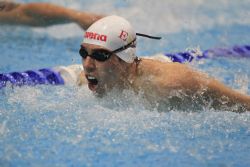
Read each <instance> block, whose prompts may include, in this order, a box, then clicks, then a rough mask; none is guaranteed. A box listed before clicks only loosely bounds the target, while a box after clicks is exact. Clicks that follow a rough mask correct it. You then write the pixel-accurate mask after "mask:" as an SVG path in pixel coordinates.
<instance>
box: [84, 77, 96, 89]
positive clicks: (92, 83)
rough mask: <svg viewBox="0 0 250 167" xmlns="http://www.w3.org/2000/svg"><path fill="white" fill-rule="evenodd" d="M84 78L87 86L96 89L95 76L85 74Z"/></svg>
mask: <svg viewBox="0 0 250 167" xmlns="http://www.w3.org/2000/svg"><path fill="white" fill-rule="evenodd" d="M86 79H87V80H88V87H89V89H90V90H92V91H96V88H97V85H98V80H97V78H96V77H94V76H91V75H86Z"/></svg>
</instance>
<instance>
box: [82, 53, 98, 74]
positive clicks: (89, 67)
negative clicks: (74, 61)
mask: <svg viewBox="0 0 250 167" xmlns="http://www.w3.org/2000/svg"><path fill="white" fill-rule="evenodd" d="M83 68H84V70H85V71H86V72H87V73H91V72H94V71H95V69H96V65H95V60H94V59H93V58H91V57H90V56H87V57H86V59H84V60H83Z"/></svg>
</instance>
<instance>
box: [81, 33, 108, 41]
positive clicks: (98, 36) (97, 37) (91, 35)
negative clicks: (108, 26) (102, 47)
mask: <svg viewBox="0 0 250 167" xmlns="http://www.w3.org/2000/svg"><path fill="white" fill-rule="evenodd" d="M84 38H88V39H95V40H98V41H103V42H106V41H107V35H101V34H97V33H94V32H86V33H85V35H84Z"/></svg>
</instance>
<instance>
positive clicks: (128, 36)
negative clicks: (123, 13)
mask: <svg viewBox="0 0 250 167" xmlns="http://www.w3.org/2000/svg"><path fill="white" fill-rule="evenodd" d="M135 40H136V33H135V31H134V30H133V28H132V26H131V25H130V23H129V22H128V21H127V20H125V19H124V18H122V17H119V16H114V15H113V16H107V17H104V18H102V19H100V20H98V21H96V22H95V23H93V24H92V25H91V26H90V27H89V28H88V29H87V30H86V33H85V36H84V40H83V43H86V44H94V45H98V46H102V47H104V48H106V49H108V50H110V51H114V50H117V49H119V48H122V47H124V46H126V45H128V44H130V43H131V42H133V41H134V43H135ZM134 46H135V45H134ZM135 50H136V49H135V47H128V48H127V49H125V50H123V51H121V52H118V53H116V55H117V56H118V57H120V58H121V59H122V60H124V61H125V62H127V63H132V62H133V61H134V59H135V58H136V56H135Z"/></svg>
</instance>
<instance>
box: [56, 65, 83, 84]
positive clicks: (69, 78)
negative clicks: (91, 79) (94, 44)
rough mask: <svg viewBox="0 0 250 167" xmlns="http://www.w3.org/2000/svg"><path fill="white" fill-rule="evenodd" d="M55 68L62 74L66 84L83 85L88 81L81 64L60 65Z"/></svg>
mask: <svg viewBox="0 0 250 167" xmlns="http://www.w3.org/2000/svg"><path fill="white" fill-rule="evenodd" d="M54 70H55V71H56V72H58V73H59V74H60V75H61V77H62V78H63V80H64V82H65V84H66V85H78V86H81V85H84V84H86V83H87V81H86V79H85V77H84V71H83V67H82V65H81V64H73V65H69V66H58V67H55V68H54Z"/></svg>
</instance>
